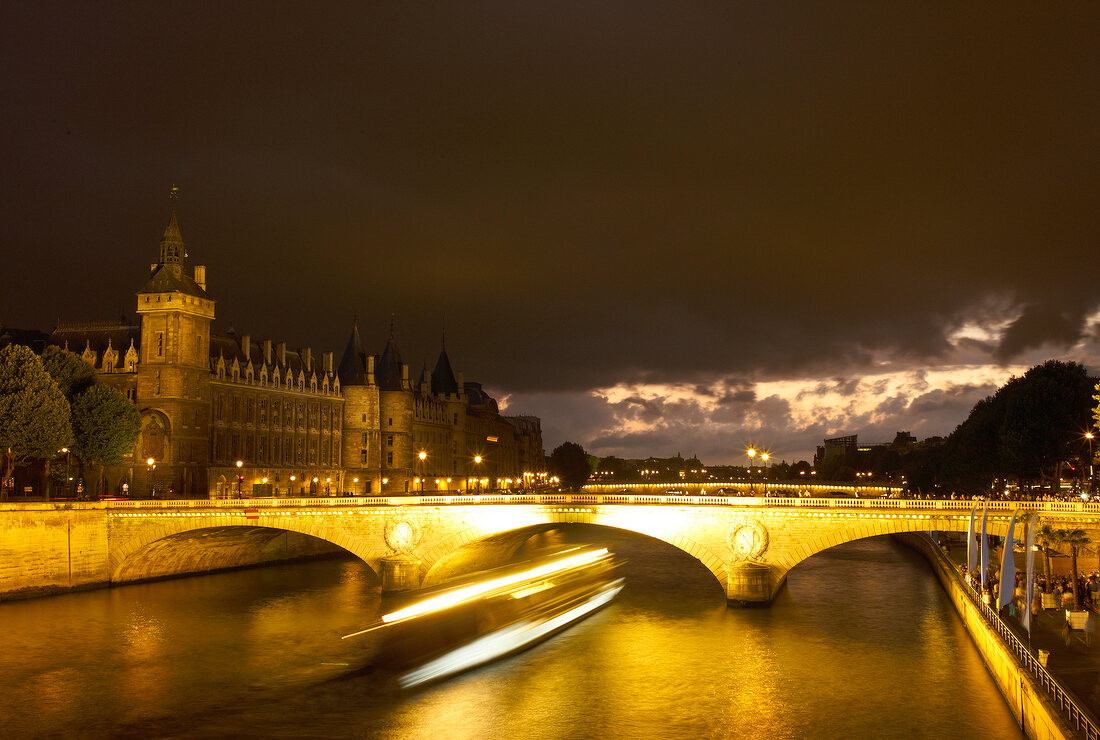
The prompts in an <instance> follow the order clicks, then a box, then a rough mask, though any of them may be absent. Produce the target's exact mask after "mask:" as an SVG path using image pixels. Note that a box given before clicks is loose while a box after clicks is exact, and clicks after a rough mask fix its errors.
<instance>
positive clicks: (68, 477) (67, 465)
mask: <svg viewBox="0 0 1100 740" xmlns="http://www.w3.org/2000/svg"><path fill="white" fill-rule="evenodd" d="M61 451H62V452H64V453H65V493H66V494H68V493H69V483H70V482H71V481H72V478H71V477H70V476H69V448H68V447H62V448H61ZM65 498H71V496H68V495H66V496H65Z"/></svg>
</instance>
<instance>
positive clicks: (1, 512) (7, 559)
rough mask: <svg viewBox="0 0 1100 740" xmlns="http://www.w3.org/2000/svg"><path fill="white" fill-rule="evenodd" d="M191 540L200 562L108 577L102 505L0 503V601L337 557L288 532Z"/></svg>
mask: <svg viewBox="0 0 1100 740" xmlns="http://www.w3.org/2000/svg"><path fill="white" fill-rule="evenodd" d="M196 536H205V537H206V538H207V540H206V541H207V542H209V546H208V547H204V548H203V549H202V553H203V557H201V558H195V557H192V558H183V557H165V558H161V559H159V560H157V559H155V558H152V559H151V560H152V561H155V567H152V568H146V569H144V570H143V572H142V573H141V574H140V577H126V576H122V577H121V578H120V577H118V576H115V577H114V578H112V574H111V570H110V556H111V549H110V540H109V538H108V518H107V512H106V507H105V506H104V505H103V504H100V503H94V502H91V503H50V502H42V503H37V504H25V503H21V504H0V601H2V600H8V599H15V598H27V597H33V596H43V595H48V594H54V593H62V592H65V591H74V590H82V589H90V588H101V587H105V586H111V585H118V584H120V583H126V582H129V581H131V580H134V581H136V580H151V579H157V578H170V577H174V576H182V575H193V574H196V573H208V572H214V571H218V570H225V569H229V568H234V567H249V566H253V565H262V564H267V563H275V562H285V561H290V560H298V559H302V558H311V557H320V556H332V555H336V554H339V553H343V552H344V551H343V550H342V549H340V548H338V547H336V546H335V545H332V544H331V543H328V542H324V541H322V540H318V539H316V538H314V537H309V536H307V535H303V534H298V533H296V532H275V531H273V530H267V531H266V533H265V534H264V535H263V536H257V537H252V538H248V537H243V538H242V537H240V536H235V537H232V538H228V537H224V536H219V533H218V532H217V531H216V530H211V531H209V532H205V533H203V534H202V535H199V534H196ZM178 551H179V550H176V552H178ZM192 551H195V550H192Z"/></svg>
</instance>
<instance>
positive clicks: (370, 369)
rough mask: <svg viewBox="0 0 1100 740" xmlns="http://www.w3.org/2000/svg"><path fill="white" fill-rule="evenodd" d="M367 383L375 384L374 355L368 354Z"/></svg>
mask: <svg viewBox="0 0 1100 740" xmlns="http://www.w3.org/2000/svg"><path fill="white" fill-rule="evenodd" d="M367 385H374V355H367Z"/></svg>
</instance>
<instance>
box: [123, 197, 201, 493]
mask: <svg viewBox="0 0 1100 740" xmlns="http://www.w3.org/2000/svg"><path fill="white" fill-rule="evenodd" d="M176 192H177V190H176V188H174V187H173V188H172V197H173V202H172V211H171V215H170V217H169V219H168V226H167V228H166V229H165V230H164V238H163V239H161V242H160V254H159V261H158V262H156V263H154V264H153V265H152V266H151V267H150V275H149V279H148V281H146V283H145V285H144V287H142V289H141V290H140V291H138V294H137V313H138V315H139V316H140V317H141V362H140V364H139V365H138V377H137V397H138V399H140V402H141V403H140V407H139V409H138V410H139V411H140V412H141V437H140V438H139V441H138V449H137V450H136V451H135V452H136V460H135V462H136V467H137V468H138V470H140V468H141V465H142V463H143V462H146V463H147V461H148V460H150V459H151V460H153V463H152V464H147V465H146V473H147V475H145V476H142V475H141V474H140V473H137V474H135V478H134V487H135V488H136V489H137V492H142V491H145V492H147V493H148V494H150V495H151V494H152V493H153V492H154V489H155V493H156V495H157V496H158V497H160V496H164V497H165V498H167V497H169V496H170V495H176V496H180V495H182V496H191V495H200V494H204V493H205V492H206V474H205V470H206V465H207V463H208V457H209V454H208V453H209V448H210V435H209V422H210V420H209V418H208V416H209V408H210V398H209V387H208V383H206V382H204V381H205V379H206V376H208V374H209V372H210V368H209V360H208V357H209V347H210V325H211V323H212V322H213V320H214V300H213V299H212V298H210V296H209V295H207V293H206V268H205V267H203V266H201V265H198V266H196V267H195V269H194V272H193V273H192V274H190V275H188V274H187V273H186V272H185V271H184V259H185V258H186V257H187V252H186V250H185V249H184V242H183V235H182V234H181V233H180V228H179V223H178V221H177V220H176V208H175V195H176ZM154 465H155V468H154V467H153V466H154ZM142 478H145V480H144V481H143V480H142Z"/></svg>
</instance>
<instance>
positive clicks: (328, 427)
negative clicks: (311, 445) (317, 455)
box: [214, 393, 340, 434]
mask: <svg viewBox="0 0 1100 740" xmlns="http://www.w3.org/2000/svg"><path fill="white" fill-rule="evenodd" d="M269 414H270V416H269ZM269 418H270V422H271V426H280V425H282V426H285V427H287V428H294V427H296V428H298V429H305V428H306V427H308V428H310V429H320V430H322V431H327V432H332V433H334V434H339V433H340V413H339V409H338V408H337V407H330V406H328V405H324V404H318V403H308V404H307V403H306V402H303V401H298V402H297V403H295V402H294V401H291V400H285V401H284V400H280V399H277V398H272V399H267V398H259V399H257V398H254V397H252V396H245V397H243V398H242V397H241V396H238V395H235V394H233V395H229V396H228V397H227V396H226V395H224V394H220V393H219V394H217V395H216V396H215V397H214V421H225V422H238V423H244V424H259V425H260V426H267V424H268V420H269Z"/></svg>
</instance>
